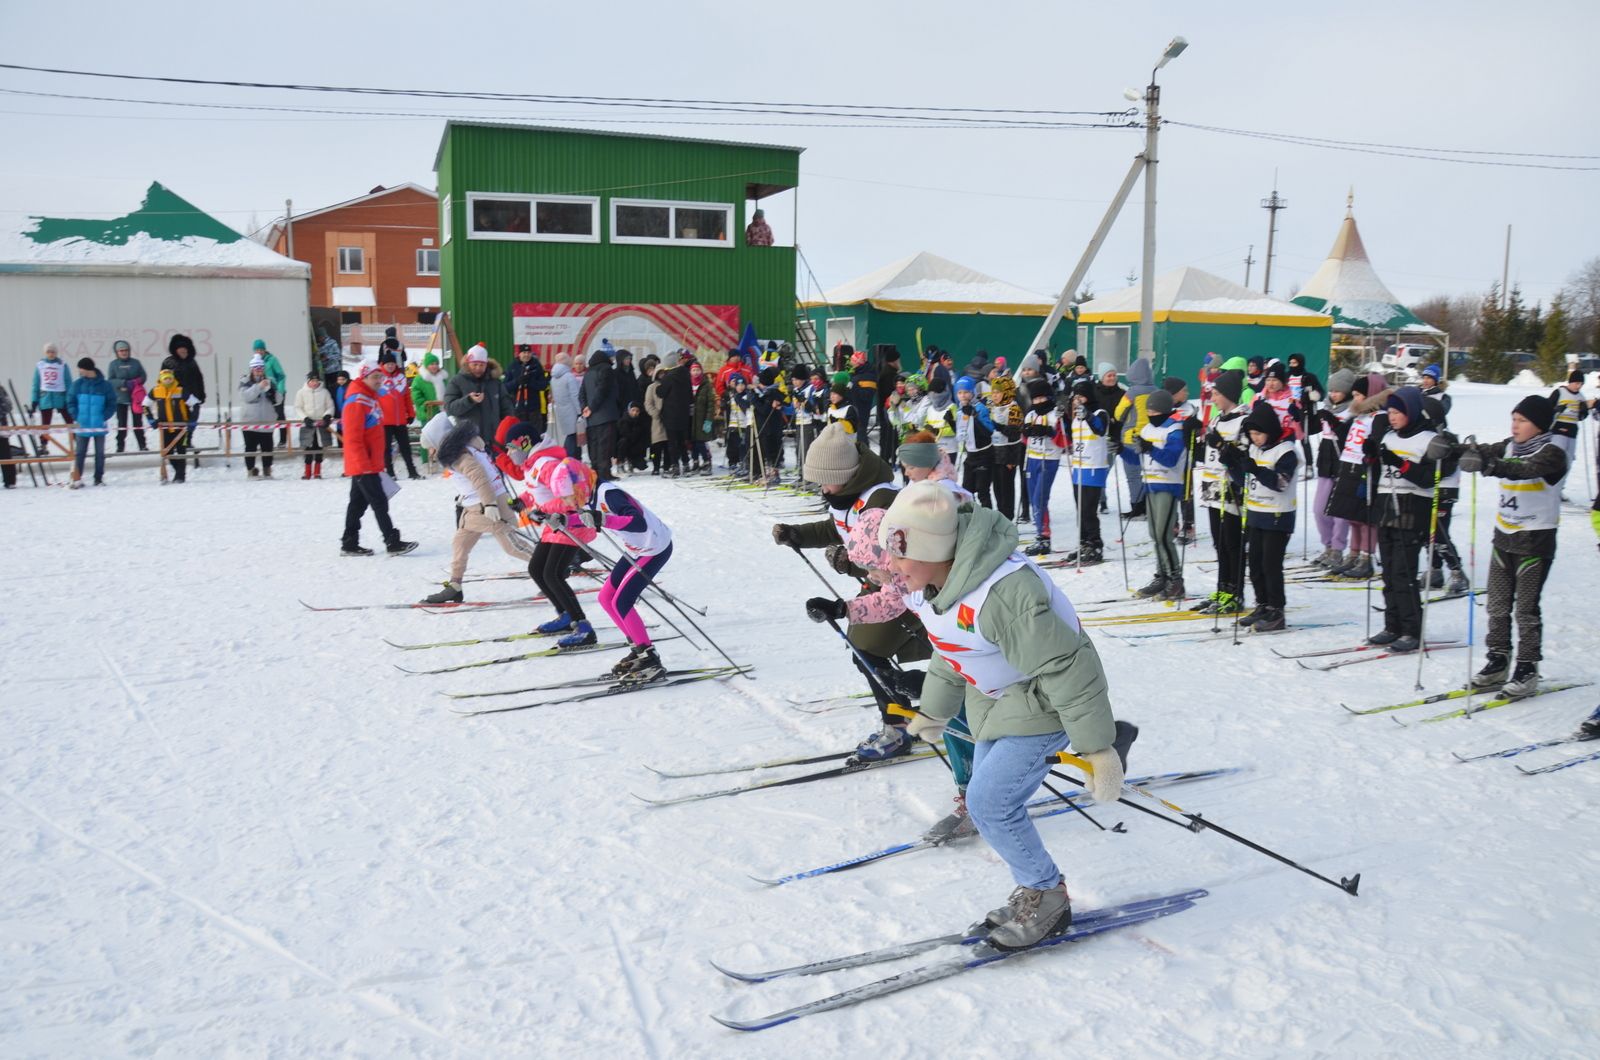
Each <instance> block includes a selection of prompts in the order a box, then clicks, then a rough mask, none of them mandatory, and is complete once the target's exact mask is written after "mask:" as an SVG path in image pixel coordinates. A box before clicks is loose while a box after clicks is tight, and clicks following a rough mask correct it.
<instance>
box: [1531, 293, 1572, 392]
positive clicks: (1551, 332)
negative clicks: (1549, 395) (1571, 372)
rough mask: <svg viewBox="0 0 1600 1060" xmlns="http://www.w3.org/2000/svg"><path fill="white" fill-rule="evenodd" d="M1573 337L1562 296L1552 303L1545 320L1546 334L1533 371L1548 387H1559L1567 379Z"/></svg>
mask: <svg viewBox="0 0 1600 1060" xmlns="http://www.w3.org/2000/svg"><path fill="white" fill-rule="evenodd" d="M1571 344H1572V337H1571V334H1570V331H1569V328H1568V325H1567V307H1566V305H1565V304H1564V300H1563V298H1562V296H1561V295H1559V294H1558V295H1556V297H1555V300H1554V301H1552V302H1551V303H1550V315H1549V316H1547V317H1545V318H1544V333H1543V334H1542V335H1541V336H1540V337H1539V345H1538V347H1537V356H1535V357H1534V359H1533V370H1534V371H1536V372H1538V373H1539V378H1540V379H1543V380H1544V381H1545V384H1546V385H1548V386H1559V385H1560V384H1561V383H1564V382H1565V381H1566V378H1567V372H1568V368H1567V350H1568V347H1569V346H1571Z"/></svg>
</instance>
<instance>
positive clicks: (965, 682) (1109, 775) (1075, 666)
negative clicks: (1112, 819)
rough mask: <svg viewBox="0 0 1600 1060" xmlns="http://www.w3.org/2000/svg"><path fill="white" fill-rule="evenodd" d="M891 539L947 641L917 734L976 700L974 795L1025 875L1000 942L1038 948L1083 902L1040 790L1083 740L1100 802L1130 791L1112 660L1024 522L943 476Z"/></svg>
mask: <svg viewBox="0 0 1600 1060" xmlns="http://www.w3.org/2000/svg"><path fill="white" fill-rule="evenodd" d="M1036 382H1038V383H1039V384H1040V385H1043V386H1045V387H1046V388H1048V386H1049V384H1047V383H1044V381H1043V380H1036ZM878 543H879V544H880V545H882V546H883V547H884V548H885V549H887V550H888V552H889V553H890V555H892V556H893V557H894V560H893V563H894V569H895V571H896V573H898V574H899V575H900V576H901V577H902V578H904V579H905V582H906V585H907V586H908V587H909V588H910V590H911V594H910V595H909V596H908V597H906V602H907V603H908V604H909V605H910V607H911V609H912V610H913V611H914V612H915V613H916V614H917V615H918V617H920V618H921V619H922V621H923V623H924V624H925V625H926V626H927V628H928V632H929V638H930V640H932V641H933V642H934V643H935V644H936V645H937V646H938V652H937V657H936V658H935V659H934V660H933V663H932V664H931V665H930V667H929V669H928V675H927V679H926V681H925V682H924V684H923V688H922V695H921V703H920V709H921V714H919V715H918V717H917V718H916V719H915V721H913V723H912V726H913V729H914V732H915V734H916V735H917V736H919V737H920V738H922V739H925V740H930V741H931V740H934V739H938V738H939V734H940V733H942V730H943V725H942V723H943V722H945V721H947V720H949V719H951V718H954V717H955V716H956V715H957V714H958V713H960V712H961V711H962V710H963V709H964V710H965V711H966V717H967V722H968V724H969V727H970V728H971V731H972V736H973V738H974V741H975V742H974V746H973V764H972V777H971V780H970V781H969V783H968V786H967V796H966V806H967V809H968V811H969V812H970V813H971V815H972V820H973V822H974V823H975V824H976V825H977V829H978V831H979V833H980V834H982V836H983V838H984V839H985V840H987V841H988V843H989V845H990V846H991V847H993V848H994V850H995V852H996V853H998V854H999V855H1000V857H1001V858H1002V859H1003V860H1004V861H1005V862H1006V865H1007V866H1008V867H1009V868H1010V870H1011V875H1012V878H1013V880H1014V881H1015V882H1016V885H1017V886H1016V889H1015V890H1013V891H1012V892H1011V896H1010V898H1009V899H1008V900H1007V902H1006V904H1005V905H1004V906H1002V907H1000V908H999V909H996V910H994V911H993V912H991V913H990V914H989V915H988V917H986V923H987V924H988V925H989V926H990V927H991V929H992V930H991V931H990V932H989V934H988V936H987V938H988V942H989V943H990V944H991V945H994V946H996V947H998V948H1000V949H1008V950H1009V949H1023V948H1026V947H1028V946H1032V945H1034V944H1036V943H1038V942H1039V941H1041V940H1043V939H1045V938H1048V937H1050V936H1051V935H1054V934H1056V933H1059V932H1061V931H1064V930H1066V929H1067V928H1068V927H1069V926H1070V925H1071V923H1072V904H1071V900H1070V898H1069V897H1068V893H1067V886H1066V882H1065V879H1064V878H1063V876H1062V874H1061V871H1060V870H1059V869H1058V868H1057V867H1056V863H1055V862H1054V861H1053V860H1052V859H1051V857H1050V854H1049V853H1048V852H1047V851H1046V850H1045V848H1044V845H1043V843H1042V842H1041V841H1040V839H1039V833H1038V830H1037V829H1036V828H1035V827H1034V824H1033V821H1032V819H1031V818H1029V816H1028V812H1027V809H1026V807H1025V803H1026V802H1027V799H1028V798H1029V797H1030V796H1031V795H1032V794H1033V792H1034V791H1035V790H1036V789H1037V788H1038V786H1039V782H1040V781H1042V780H1043V779H1044V777H1045V774H1046V773H1048V772H1049V769H1050V766H1051V764H1052V763H1053V762H1054V761H1055V755H1056V753H1057V752H1059V751H1062V750H1064V749H1065V748H1067V747H1068V746H1069V745H1070V746H1071V747H1072V748H1073V749H1074V752H1075V753H1076V754H1078V755H1080V756H1082V757H1083V758H1085V759H1087V761H1088V762H1089V764H1090V766H1091V768H1092V770H1093V772H1092V773H1091V775H1090V780H1089V787H1090V792H1091V794H1092V795H1093V796H1094V798H1095V800H1096V801H1102V802H1104V801H1110V800H1113V799H1116V798H1117V797H1118V795H1119V793H1120V792H1121V790H1122V779H1123V769H1124V763H1123V762H1122V761H1121V758H1120V756H1119V754H1118V752H1117V751H1116V750H1115V749H1114V748H1113V746H1112V744H1113V741H1114V740H1115V739H1116V737H1117V725H1116V721H1115V719H1114V718H1113V717H1112V714H1111V704H1110V699H1109V695H1108V691H1107V687H1106V677H1105V671H1104V670H1103V669H1102V667H1101V665H1100V658H1099V656H1098V655H1097V654H1096V653H1095V650H1094V645H1093V643H1092V642H1091V641H1090V640H1089V638H1088V636H1087V635H1086V634H1085V633H1084V631H1083V628H1082V626H1081V625H1080V624H1079V621H1078V616H1077V614H1076V612H1075V611H1074V610H1073V607H1072V604H1071V603H1069V602H1068V600H1067V598H1066V596H1065V595H1063V594H1062V592H1061V590H1060V589H1059V588H1057V587H1056V585H1055V583H1053V582H1052V581H1051V580H1050V579H1049V577H1048V576H1047V575H1045V573H1044V572H1043V571H1041V570H1040V569H1039V568H1038V567H1036V566H1035V565H1034V564H1032V563H1031V562H1029V561H1028V560H1026V559H1024V558H1023V557H1022V556H1021V555H1019V554H1017V552H1016V546H1017V533H1016V529H1015V527H1014V526H1013V525H1012V524H1011V523H1010V522H1009V521H1008V520H1006V519H1005V518H1004V517H1002V516H1001V515H1000V514H999V513H998V512H995V511H992V510H990V509H988V508H978V507H973V506H970V505H967V506H962V507H961V508H960V509H958V508H957V506H956V502H955V498H954V497H952V496H951V495H950V494H949V493H948V492H947V491H945V490H943V489H940V488H939V487H937V486H932V485H928V484H917V485H913V486H908V487H906V488H905V489H904V490H903V491H901V493H900V495H899V496H898V497H897V498H896V499H895V502H894V504H893V505H891V506H890V508H889V510H888V512H886V513H885V515H884V517H883V522H882V524H881V525H880V526H879V528H878Z"/></svg>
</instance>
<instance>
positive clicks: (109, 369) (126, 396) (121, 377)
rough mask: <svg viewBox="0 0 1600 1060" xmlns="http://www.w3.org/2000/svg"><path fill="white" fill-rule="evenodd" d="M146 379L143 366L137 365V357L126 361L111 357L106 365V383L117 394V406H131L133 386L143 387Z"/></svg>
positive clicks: (147, 377)
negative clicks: (135, 384) (136, 384)
mask: <svg viewBox="0 0 1600 1060" xmlns="http://www.w3.org/2000/svg"><path fill="white" fill-rule="evenodd" d="M148 379H149V376H147V375H146V374H145V370H144V365H142V364H140V363H139V358H137V357H129V358H128V359H127V360H123V359H122V358H121V357H113V358H111V363H110V364H108V365H106V382H108V383H110V384H111V387H112V389H113V390H115V391H116V392H117V404H119V405H131V404H133V384H134V383H138V384H140V386H143V385H144V383H145V382H146V381H147V380H148Z"/></svg>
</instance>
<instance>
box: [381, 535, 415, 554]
mask: <svg viewBox="0 0 1600 1060" xmlns="http://www.w3.org/2000/svg"><path fill="white" fill-rule="evenodd" d="M416 549H417V543H416V542H415V541H401V540H400V539H399V538H395V539H394V540H393V541H391V542H389V543H388V544H387V545H385V546H384V547H383V550H384V551H385V552H387V553H389V555H391V556H403V555H405V554H406V553H407V552H415V551H416Z"/></svg>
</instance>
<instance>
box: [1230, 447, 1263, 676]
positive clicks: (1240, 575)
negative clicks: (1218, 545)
mask: <svg viewBox="0 0 1600 1060" xmlns="http://www.w3.org/2000/svg"><path fill="white" fill-rule="evenodd" d="M1226 473H1227V474H1229V475H1231V474H1232V472H1226ZM1223 482H1224V483H1225V484H1226V483H1228V482H1229V480H1228V479H1224V480H1223ZM1223 496H1224V497H1226V496H1227V494H1226V493H1224V494H1223ZM1223 515H1227V508H1226V507H1224V508H1223ZM1249 529H1250V498H1249V496H1248V487H1247V488H1246V492H1245V493H1241V494H1240V495H1239V567H1238V569H1237V570H1236V571H1234V585H1235V586H1236V587H1237V588H1238V590H1239V591H1238V593H1237V594H1236V595H1237V596H1238V597H1239V599H1237V600H1235V601H1234V603H1233V646H1234V647H1235V648H1237V647H1238V646H1239V612H1240V611H1243V610H1244V565H1245V557H1246V553H1247V552H1248V550H1249V548H1250V535H1249V533H1248V531H1249ZM1252 588H1253V586H1252ZM1256 606H1257V607H1260V606H1261V598H1260V594H1259V593H1258V594H1257V596H1256Z"/></svg>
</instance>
